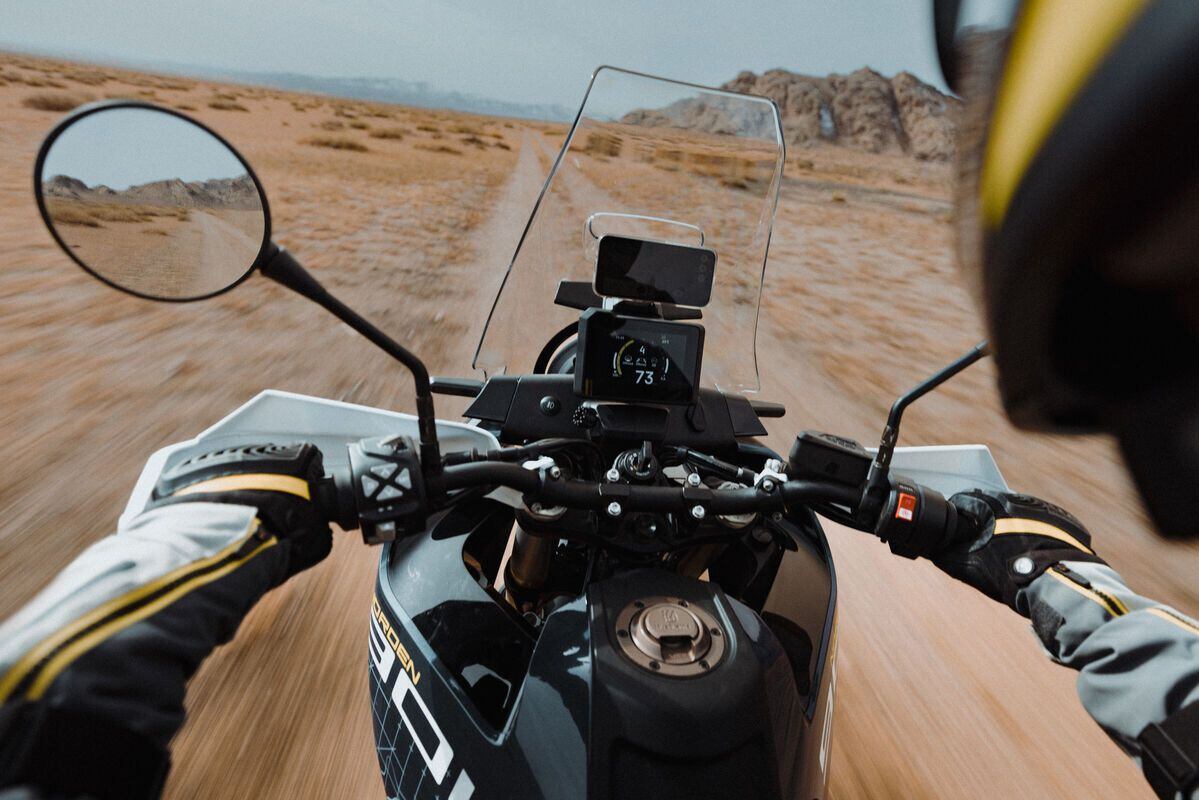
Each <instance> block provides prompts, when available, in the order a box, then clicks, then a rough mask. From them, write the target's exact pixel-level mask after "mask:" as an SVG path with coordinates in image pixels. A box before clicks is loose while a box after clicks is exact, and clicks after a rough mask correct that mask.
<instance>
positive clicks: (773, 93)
mask: <svg viewBox="0 0 1199 800" xmlns="http://www.w3.org/2000/svg"><path fill="white" fill-rule="evenodd" d="M723 88H725V89H729V90H732V91H734V92H746V93H749V94H758V95H763V96H764V97H769V98H770V99H771V100H773V101H774V102H775V103H777V104H778V107H779V111H780V112H781V113H782V116H783V129H784V132H785V135H786V138H787V143H788V144H794V145H800V146H806V145H812V144H818V143H821V142H828V143H832V144H839V145H844V146H846V147H852V148H855V149H859V150H868V151H870V152H874V153H881V152H903V153H908V154H910V155H912V156H914V157H915V158H918V159H922V160H928V161H947V160H949V159H950V158H952V156H953V152H954V135H955V132H956V127H957V112H958V109H959V107H960V102H959V101H958V100H957V99H956V98H954V97H950V96H948V95H945V94H942V93H941V92H940V91H938V90H937V88H936V87H934V86H930V85H929V84H927V83H925V82H923V81H922V80H920V79H919V78H917V77H916V76H915V75H912V74H911V73H909V72H901V73H899V74H898V75H896V76H895V77H893V78H887V77H885V76H883V75H880V74H879V73H877V72H875V71H874V70H872V69H869V68H862V69H859V70H857V71H856V72H853V73H851V74H849V75H835V74H834V75H829V76H827V77H823V78H821V77H815V76H811V75H800V74H798V73H795V72H788V71H787V70H783V69H772V70H769V71H767V72H764V73H762V74H761V75H755V74H754V73H752V72H742V73H741V74H740V75H738V76H737V77H736V78H734V79H733V80H731V81H729V82H728V83H726V84H725V85H724V87H723Z"/></svg>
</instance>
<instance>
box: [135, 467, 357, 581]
mask: <svg viewBox="0 0 1199 800" xmlns="http://www.w3.org/2000/svg"><path fill="white" fill-rule="evenodd" d="M323 476H324V468H323V466H322V460H321V452H320V450H318V449H317V448H316V447H315V446H314V445H311V444H293V445H255V446H250V447H234V448H228V449H225V450H217V451H214V452H211V453H205V454H204V455H201V456H197V457H195V458H191V459H188V460H187V461H184V462H183V463H182V464H179V465H177V466H175V467H172V468H171V469H169V470H167V471H165V472H164V473H163V474H162V476H161V477H160V478H159V480H158V484H157V485H156V486H155V487H154V496H153V499H152V500H151V501H150V503H149V504H147V506H146V508H147V509H151V508H158V507H161V506H164V505H172V504H175V503H230V504H233V505H240V506H252V507H254V508H257V509H258V519H259V520H260V521H261V522H262V530H261V533H260V536H261V537H262V538H263V539H265V538H267V537H268V536H272V535H273V536H275V537H277V538H278V540H279V544H280V546H281V547H282V548H283V549H284V550H285V551H286V552H287V563H286V569H285V571H284V573H283V575H282V576H281V578H280V580H279V583H282V582H283V580H286V579H287V578H290V577H291V576H293V575H295V574H296V573H298V572H301V571H303V570H306V569H308V568H309V567H311V566H313V565H314V564H317V563H319V562H320V561H321V560H322V559H324V558H325V556H327V555H329V550H330V549H331V548H332V544H333V540H332V533H331V532H330V530H329V521H328V519H327V518H326V517H325V514H324V513H323V512H322V511H321V509H320V508H319V506H318V505H317V504H316V503H315V502H314V500H315V491H316V484H317V482H318V481H320V479H321V478H322V477H323Z"/></svg>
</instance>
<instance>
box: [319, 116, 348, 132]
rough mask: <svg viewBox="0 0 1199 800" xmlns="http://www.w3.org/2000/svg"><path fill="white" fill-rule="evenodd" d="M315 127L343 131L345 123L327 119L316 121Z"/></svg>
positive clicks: (323, 129)
mask: <svg viewBox="0 0 1199 800" xmlns="http://www.w3.org/2000/svg"><path fill="white" fill-rule="evenodd" d="M316 127H318V128H320V129H321V130H322V131H344V130H345V129H346V124H345V123H344V122H342V121H340V120H336V119H327V120H325V121H324V122H318V123H317V124H316Z"/></svg>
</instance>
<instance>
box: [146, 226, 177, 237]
mask: <svg viewBox="0 0 1199 800" xmlns="http://www.w3.org/2000/svg"><path fill="white" fill-rule="evenodd" d="M142 233H145V234H149V235H150V236H170V235H171V234H169V233H167V232H166V231H164V230H163V229H162V228H146V229H145V230H144V231H142Z"/></svg>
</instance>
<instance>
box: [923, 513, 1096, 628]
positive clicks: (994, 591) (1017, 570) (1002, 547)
mask: <svg viewBox="0 0 1199 800" xmlns="http://www.w3.org/2000/svg"><path fill="white" fill-rule="evenodd" d="M949 502H950V503H952V504H953V505H954V507H956V508H957V512H958V523H957V525H958V527H957V533H956V534H955V535H954V537H953V543H952V544H950V545H949V546H947V547H946V548H945V549H943V550H942V551H941V552H940V553H935V554H932V555H931V556H930V557H931V558H932V560H933V562H934V563H935V564H936V565H937V566H938V567H940V568H941V569H942V570H944V571H945V572H947V573H949V574H950V575H952V576H953V577H955V578H957V579H958V580H960V581H963V582H965V583H968V584H970V585H971V586H973V587H974V588H975V589H978V590H979V591H980V592H982V593H983V594H985V595H987V596H988V597H990V598H992V599H993V600H998V601H999V602H1001V603H1005V604H1007V605H1008V606H1010V607H1011V608H1013V609H1016V593H1017V592H1018V591H1019V590H1020V589H1022V588H1024V587H1025V586H1027V585H1028V584H1030V583H1032V581H1033V580H1035V579H1036V578H1038V577H1040V576H1041V574H1042V573H1044V572H1045V570H1047V569H1049V568H1050V567H1053V566H1055V565H1057V564H1059V563H1061V562H1063V561H1074V562H1078V561H1093V562H1099V563H1103V559H1101V558H1100V557H1099V556H1097V555H1095V551H1094V550H1092V549H1091V535H1090V534H1089V533H1088V532H1087V529H1086V528H1084V527H1083V526H1082V523H1081V522H1079V521H1078V520H1077V519H1075V518H1074V516H1073V515H1072V514H1070V513H1069V512H1068V511H1066V510H1065V509H1062V508H1059V507H1058V506H1055V505H1053V504H1052V503H1048V502H1046V501H1044V500H1040V499H1038V498H1036V497H1030V496H1028V495H1024V494H1009V493H993V492H983V491H978V490H975V491H970V492H961V493H959V494H955V495H954V496H953V497H951V498H949ZM1016 610H1018V609H1016Z"/></svg>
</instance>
